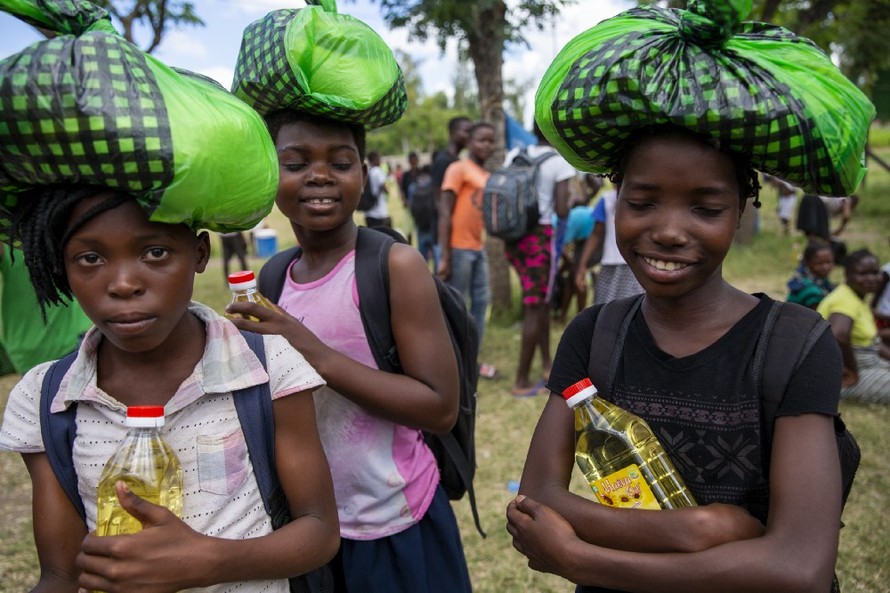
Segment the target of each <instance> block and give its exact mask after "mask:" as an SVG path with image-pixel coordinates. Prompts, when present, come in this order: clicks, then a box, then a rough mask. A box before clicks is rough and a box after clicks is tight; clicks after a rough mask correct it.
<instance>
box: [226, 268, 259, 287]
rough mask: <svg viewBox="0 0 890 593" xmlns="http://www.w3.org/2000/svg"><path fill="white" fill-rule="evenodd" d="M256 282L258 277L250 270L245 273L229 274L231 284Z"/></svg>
mask: <svg viewBox="0 0 890 593" xmlns="http://www.w3.org/2000/svg"><path fill="white" fill-rule="evenodd" d="M254 280H256V276H254V275H253V272H251V271H250V270H244V271H243V272H232V273H231V274H229V284H241V283H243V282H252V281H254Z"/></svg>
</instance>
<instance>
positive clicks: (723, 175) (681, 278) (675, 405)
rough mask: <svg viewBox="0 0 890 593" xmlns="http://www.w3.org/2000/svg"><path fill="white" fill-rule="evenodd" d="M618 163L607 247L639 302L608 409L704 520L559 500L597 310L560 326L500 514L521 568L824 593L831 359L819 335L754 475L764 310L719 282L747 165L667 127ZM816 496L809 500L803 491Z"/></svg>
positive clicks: (609, 584) (835, 512)
mask: <svg viewBox="0 0 890 593" xmlns="http://www.w3.org/2000/svg"><path fill="white" fill-rule="evenodd" d="M624 154H625V156H624V158H623V159H622V161H621V165H620V167H619V168H618V169H616V171H615V172H614V175H613V178H614V181H615V183H616V184H617V185H618V188H619V201H618V207H617V208H618V209H617V215H616V234H617V238H618V245H619V248H620V249H621V252H622V254H623V255H624V256H625V259H626V260H627V262H628V264H629V265H630V266H631V268H632V269H633V272H634V274H635V275H636V277H637V278H638V280H639V281H640V284H641V285H642V286H643V288H644V289H645V298H644V299H643V301H642V305H641V307H640V311H639V312H638V313H637V315H636V318H635V319H634V320H633V322H632V324H631V328H630V331H629V332H628V335H627V339H626V342H625V347H624V354H625V356H624V358H623V361H624V362H623V364H622V365H621V367H619V372H618V376H616V379H615V387H614V389H613V399H615V400H616V403H619V404H620V405H622V406H623V407H626V408H629V409H631V410H632V411H634V412H636V413H638V414H639V415H642V416H644V417H646V419H647V420H648V421H649V422H650V425H651V426H652V428H653V429H654V430H655V432H656V434H657V435H658V436H659V438H660V439H661V440H662V443H663V444H665V446H666V448H667V450H668V452H669V454H671V456H672V458H673V459H674V462H675V464H676V465H677V466H678V469H679V470H680V471H681V473H682V474H683V477H684V479H685V481H686V483H687V485H688V486H689V487H690V488H691V489H692V491H693V493H694V494H695V496H696V498H697V500H698V502H699V504H700V505H701V506H699V507H696V508H691V509H682V510H673V511H664V512H650V511H639V510H626V509H618V510H616V509H611V508H606V507H604V506H602V505H599V504H596V503H595V502H592V501H590V500H588V499H586V498H582V497H579V496H577V495H575V494H573V493H571V492H570V491H569V490H568V484H569V480H570V478H571V472H572V466H573V452H574V445H575V443H574V428H573V415H572V411H571V410H570V409H569V408H568V407H567V406H566V404H565V402H564V401H563V398H562V397H561V396H560V395H559V393H561V391H562V390H563V389H565V388H566V387H568V386H569V385H571V384H572V383H574V382H576V381H578V380H579V379H581V378H583V377H585V376H586V375H587V362H588V358H589V355H590V348H591V337H592V331H593V329H592V328H593V323H594V322H595V317H596V314H597V313H598V311H599V309H598V308H590V309H586V310H585V311H584V312H582V313H581V314H580V315H578V317H576V318H575V320H574V321H573V322H572V324H571V325H570V326H569V328H567V330H566V332H565V335H564V336H563V338H562V341H561V343H560V345H559V349H558V350H557V356H556V358H555V359H554V365H553V371H552V373H551V379H550V382H549V384H548V388H550V389H551V391H553V392H554V395H552V396H551V398H550V401H548V403H547V405H546V407H545V409H544V412H543V414H542V416H541V419H540V421H539V423H538V427H537V429H536V431H535V435H534V437H533V439H532V443H531V447H530V450H529V454H528V459H527V461H526V467H525V470H524V472H523V475H522V484H521V488H520V496H519V497H518V498H517V499H516V501H514V502H513V503H511V505H510V508H509V509H508V513H507V516H508V520H509V522H508V530H509V531H510V533H511V534H512V535H513V537H514V546H515V547H516V548H517V549H518V550H519V551H520V552H522V553H523V554H525V555H526V556H528V558H529V566H531V567H532V568H535V569H537V570H544V571H547V572H555V573H556V574H559V575H561V576H564V577H565V578H567V579H569V580H571V581H573V582H575V583H579V584H582V585H591V586H595V587H590V588H588V587H581V588H579V590H584V591H611V590H621V591H651V590H655V591H658V590H665V591H667V590H684V591H732V590H746V591H756V590H764V591H766V590H771V591H777V590H782V591H785V590H795V587H797V586H800V585H805V587H810V586H811V585H813V584H814V583H820V585H818V586H815V587H813V588H811V589H807V590H821V591H826V592H827V591H829V590H830V583H831V578H832V573H833V568H834V562H835V557H836V554H837V543H838V521H839V520H840V500H841V497H840V473H839V465H838V461H837V450H836V447H835V442H834V431H833V423H832V419H833V416H835V415H836V414H837V394H838V390H839V384H840V366H839V364H838V363H839V359H838V351H837V347H836V345H834V344H833V343H832V342H831V339H830V336H829V335H828V334H827V333H826V334H825V335H823V337H822V339H821V340H820V341H819V342H818V343H817V346H816V347H815V348H814V349H813V352H812V354H811V355H810V357H809V358H808V360H807V362H806V364H805V367H802V368H801V370H800V371H799V372H798V374H797V375H796V376H795V378H793V379H792V381H791V384H790V387H789V393H788V394H787V395H786V401H784V402H783V405H782V407H781V408H780V411H779V413H778V416H779V417H778V418H777V421H776V425H775V446H774V448H773V451H772V457H771V459H772V464H771V465H772V473H771V474H770V475H769V476H766V475H763V470H762V468H761V463H760V456H761V449H760V443H759V441H760V437H759V417H758V409H759V399H758V397H759V396H758V392H757V390H756V389H755V388H754V386H752V385H749V384H746V381H745V376H746V372H745V371H746V367H747V365H748V364H750V359H751V356H752V353H753V349H754V345H755V344H756V341H757V337H758V335H759V329H760V327H761V325H762V323H763V321H764V319H765V317H766V310H767V309H768V304H769V302H770V299H769V298H768V297H763V296H761V297H756V296H752V295H749V294H746V293H744V292H742V291H740V290H738V289H737V288H734V287H733V286H731V285H730V284H728V283H727V282H726V281H725V280H724V278H723V274H722V265H723V260H724V258H725V257H726V254H727V252H728V250H729V248H730V245H731V244H732V240H733V236H734V234H735V230H736V228H737V226H738V223H739V219H740V217H741V214H742V211H743V209H744V206H745V202H746V198H747V197H748V196H749V195H750V194H751V192H752V191H756V190H755V189H754V187H755V186H753V185H752V181H751V178H750V177H748V176H747V175H746V172H747V171H748V168H747V165H745V164H743V163H740V162H739V160H738V159H735V158H734V157H733V156H731V155H729V154H727V153H724V152H721V151H719V150H717V149H715V148H713V147H712V146H711V145H710V144H709V143H707V142H706V141H704V140H702V139H701V138H699V137H696V136H694V135H692V134H690V133H688V132H684V131H681V130H678V129H673V130H661V131H658V132H654V133H651V134H642V135H639V136H638V137H637V140H636V141H635V142H634V143H633V144H631V145H630V146H629V148H628V149H627V150H626V152H625V153H624ZM802 338H803V336H802ZM603 347H608V345H603ZM806 373H818V375H817V377H816V380H817V381H818V382H814V381H813V380H812V379H813V376H812V375H811V376H810V377H809V378H808V380H806V381H804V375H805V374H806ZM814 383H815V384H816V385H819V388H818V389H816V390H814V389H812V387H813V384H814ZM779 476H781V477H782V479H776V478H778V477H779ZM769 478H773V479H772V480H770V479H769ZM767 483H768V484H769V486H771V487H770V488H767ZM813 492H819V496H809V495H806V494H804V493H813ZM767 507H768V508H769V510H770V512H769V517H767V515H766V509H767ZM823 582H824V583H825V585H824V586H821V583H823Z"/></svg>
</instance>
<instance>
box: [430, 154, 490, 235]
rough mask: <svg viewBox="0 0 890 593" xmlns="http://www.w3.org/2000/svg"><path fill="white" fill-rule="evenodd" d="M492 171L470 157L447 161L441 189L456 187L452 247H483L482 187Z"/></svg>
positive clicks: (453, 189)
mask: <svg viewBox="0 0 890 593" xmlns="http://www.w3.org/2000/svg"><path fill="white" fill-rule="evenodd" d="M490 175H491V173H489V172H488V171H486V170H485V169H483V168H482V167H480V166H479V165H477V164H476V163H474V162H473V161H472V160H470V159H461V160H459V161H455V162H453V163H451V164H450V165H448V168H447V169H446V170H445V178H444V179H443V180H442V191H449V190H450V191H453V192H454V195H455V199H454V209H453V210H452V211H451V247H452V249H473V250H476V251H479V250H481V249H482V248H483V243H482V233H483V232H484V230H485V224H484V223H483V222H482V188H484V187H485V182H486V181H488V178H489V176H490Z"/></svg>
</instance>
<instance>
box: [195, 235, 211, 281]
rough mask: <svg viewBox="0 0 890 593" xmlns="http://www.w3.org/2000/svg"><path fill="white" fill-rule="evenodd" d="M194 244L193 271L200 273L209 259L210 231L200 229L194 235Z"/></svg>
mask: <svg viewBox="0 0 890 593" xmlns="http://www.w3.org/2000/svg"><path fill="white" fill-rule="evenodd" d="M195 240H196V245H195V257H196V258H197V261H196V262H195V272H197V273H198V274H201V273H203V272H204V270H205V269H206V268H207V262H209V261H210V233H208V232H207V231H201V232H200V233H198V236H197V237H196V239H195Z"/></svg>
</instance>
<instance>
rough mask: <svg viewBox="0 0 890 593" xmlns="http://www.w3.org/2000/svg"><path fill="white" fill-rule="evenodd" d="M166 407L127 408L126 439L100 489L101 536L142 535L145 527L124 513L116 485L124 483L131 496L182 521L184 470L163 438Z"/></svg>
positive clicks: (98, 524) (106, 470) (104, 472)
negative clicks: (171, 513)
mask: <svg viewBox="0 0 890 593" xmlns="http://www.w3.org/2000/svg"><path fill="white" fill-rule="evenodd" d="M163 425H164V407H163V406H130V407H129V408H127V419H126V426H127V427H128V428H129V431H128V432H127V436H126V437H125V438H124V440H123V442H122V443H121V444H120V447H118V449H117V451H116V452H115V453H114V455H112V456H111V458H110V459H109V460H108V462H107V463H106V464H105V468H104V469H103V470H102V475H101V477H100V478H99V488H98V501H97V506H98V518H97V520H96V533H97V534H98V535H122V534H127V533H136V532H139V531H142V523H140V522H139V520H137V519H136V518H134V517H133V516H132V515H130V514H129V513H128V512H127V511H125V510H124V509H123V508H122V507H121V505H120V501H119V500H118V498H117V493H116V492H115V490H114V485H115V483H116V482H117V481H118V480H122V481H123V482H124V483H125V484H126V485H127V487H128V488H129V489H130V491H131V492H133V493H134V494H136V495H138V496H140V497H142V498H144V499H145V500H148V501H150V502H153V503H155V504H158V505H161V506H164V507H167V508H168V509H170V511H172V512H173V513H174V514H175V515H176V516H177V517H180V518H181V517H182V468H181V467H180V465H179V459H178V458H177V457H176V453H174V452H173V449H171V448H170V445H168V444H167V442H166V441H164V439H163V438H162V437H161V433H160V431H159V428H160V427H161V426H163Z"/></svg>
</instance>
